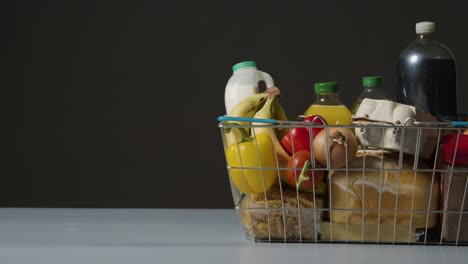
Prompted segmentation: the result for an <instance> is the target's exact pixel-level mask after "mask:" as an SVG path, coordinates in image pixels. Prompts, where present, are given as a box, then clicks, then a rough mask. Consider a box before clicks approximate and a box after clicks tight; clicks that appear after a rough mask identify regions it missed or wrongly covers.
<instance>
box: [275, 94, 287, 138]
mask: <svg viewBox="0 0 468 264" xmlns="http://www.w3.org/2000/svg"><path fill="white" fill-rule="evenodd" d="M274 103H275V105H274V118H275V119H276V120H281V121H287V120H288V116H287V114H286V111H285V110H284V107H283V106H282V105H281V103H280V101H279V100H275V102H274ZM289 130H290V129H289V128H287V127H280V128H277V129H276V136H277V137H278V138H283V137H284V135H286V133H288V132H289Z"/></svg>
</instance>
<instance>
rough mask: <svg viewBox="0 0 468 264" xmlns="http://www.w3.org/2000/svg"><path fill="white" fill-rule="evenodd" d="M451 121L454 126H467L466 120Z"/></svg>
mask: <svg viewBox="0 0 468 264" xmlns="http://www.w3.org/2000/svg"><path fill="white" fill-rule="evenodd" d="M451 123H452V126H454V127H468V122H466V121H452V122H451Z"/></svg>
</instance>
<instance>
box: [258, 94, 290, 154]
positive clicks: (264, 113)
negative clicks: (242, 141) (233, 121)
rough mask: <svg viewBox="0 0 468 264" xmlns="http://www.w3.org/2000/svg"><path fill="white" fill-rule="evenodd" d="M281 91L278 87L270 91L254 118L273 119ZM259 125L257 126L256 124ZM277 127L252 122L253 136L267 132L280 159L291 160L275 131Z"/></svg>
mask: <svg viewBox="0 0 468 264" xmlns="http://www.w3.org/2000/svg"><path fill="white" fill-rule="evenodd" d="M272 88H276V87H271V88H269V89H272ZM279 93H280V91H279V89H278V88H276V90H272V92H271V93H270V95H269V97H268V99H267V101H266V102H265V104H264V105H263V107H262V108H261V109H260V110H259V111H258V112H257V113H255V115H254V118H262V119H271V118H274V116H275V111H277V109H276V108H275V106H276V103H275V101H276V100H278V95H279ZM257 125H258V126H259V127H256V126H257ZM274 130H275V129H274V128H273V127H271V126H270V127H269V126H267V125H266V124H265V123H256V122H252V133H251V135H252V136H255V135H258V134H261V133H265V134H267V135H270V137H271V140H272V142H273V144H274V146H275V150H276V154H277V156H278V159H283V160H286V161H287V160H289V154H288V153H287V152H286V151H285V150H284V149H283V147H282V146H281V143H280V141H279V140H278V137H277V136H276V132H275V131H274Z"/></svg>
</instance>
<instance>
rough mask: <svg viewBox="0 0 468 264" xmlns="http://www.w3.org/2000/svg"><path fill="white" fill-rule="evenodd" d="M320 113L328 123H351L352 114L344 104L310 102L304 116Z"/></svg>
mask: <svg viewBox="0 0 468 264" xmlns="http://www.w3.org/2000/svg"><path fill="white" fill-rule="evenodd" d="M311 115H320V116H321V117H323V118H324V119H325V121H327V124H328V125H331V126H332V125H352V120H351V118H352V114H351V111H349V109H348V107H346V106H345V105H319V104H312V105H311V106H310V107H309V108H307V110H306V112H305V116H306V117H308V116H311Z"/></svg>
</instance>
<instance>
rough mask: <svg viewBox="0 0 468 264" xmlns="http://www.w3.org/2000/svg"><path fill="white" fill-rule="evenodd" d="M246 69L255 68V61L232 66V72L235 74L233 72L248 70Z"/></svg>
mask: <svg viewBox="0 0 468 264" xmlns="http://www.w3.org/2000/svg"><path fill="white" fill-rule="evenodd" d="M248 67H257V64H256V63H255V61H243V62H239V63H237V64H234V66H232V72H235V71H237V70H240V69H242V68H248Z"/></svg>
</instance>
